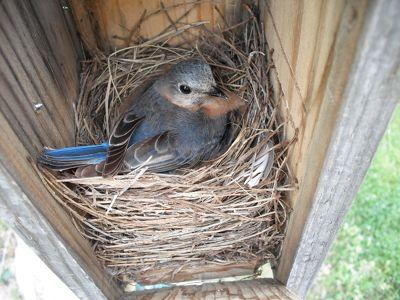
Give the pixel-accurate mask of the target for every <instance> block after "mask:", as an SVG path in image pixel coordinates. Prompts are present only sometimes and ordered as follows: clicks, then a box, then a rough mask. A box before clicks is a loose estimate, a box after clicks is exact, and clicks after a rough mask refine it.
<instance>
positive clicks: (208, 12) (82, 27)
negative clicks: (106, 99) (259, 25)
mask: <svg viewBox="0 0 400 300" xmlns="http://www.w3.org/2000/svg"><path fill="white" fill-rule="evenodd" d="M241 2H242V1H233V0H224V1H185V2H183V1H175V0H164V1H160V0H147V1H131V0H109V1H80V0H71V1H70V4H71V8H72V10H73V12H74V16H75V20H76V23H77V26H78V30H79V32H80V35H81V37H82V39H83V41H84V42H85V46H86V48H87V49H88V50H89V51H90V52H91V53H95V52H96V51H97V49H99V48H100V49H102V50H105V51H106V52H109V51H111V50H112V49H114V48H115V47H117V48H121V47H126V46H129V45H131V44H132V43H134V42H135V41H136V40H137V38H138V37H142V38H145V39H149V38H152V37H155V36H157V35H158V34H160V33H161V32H163V33H165V32H166V30H167V31H168V30H169V31H170V30H173V29H174V27H173V26H171V21H174V22H176V21H178V22H177V26H182V25H184V24H187V23H193V22H197V21H207V22H209V24H207V26H208V27H209V28H212V27H214V26H216V25H217V23H220V24H221V25H222V26H223V25H224V24H223V23H224V22H225V21H226V22H227V23H233V22H234V20H236V19H237V18H239V17H240V13H241V10H240V7H241ZM179 4H180V5H179ZM162 7H164V8H166V9H164V11H163V12H162V13H157V14H154V12H156V11H158V10H160V9H161V8H162ZM215 7H217V8H218V10H219V11H220V12H221V14H223V15H224V19H225V20H222V18H221V16H220V14H219V13H218V11H217V10H216V9H215ZM188 10H190V12H189V13H187V12H188ZM140 20H142V22H140ZM139 23H141V26H138V25H139ZM188 39H190V40H193V37H190V36H188ZM174 41H175V43H179V42H182V39H175V40H174ZM174 41H169V42H170V43H172V44H173V43H174Z"/></svg>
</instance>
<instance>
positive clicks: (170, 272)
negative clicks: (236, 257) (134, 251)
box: [136, 260, 260, 284]
mask: <svg viewBox="0 0 400 300" xmlns="http://www.w3.org/2000/svg"><path fill="white" fill-rule="evenodd" d="M259 265H260V262H259V261H257V260H254V261H248V262H242V263H239V262H238V263H232V264H227V265H221V266H219V265H215V264H211V265H203V266H200V265H199V266H196V267H185V266H182V268H181V269H180V270H179V271H178V272H177V271H176V269H175V268H172V269H171V268H170V269H169V268H163V269H161V270H160V269H154V270H151V271H147V272H145V273H143V274H136V280H137V281H138V282H140V283H141V284H156V283H160V282H182V281H191V280H206V279H215V278H226V277H234V276H244V275H249V276H250V275H254V273H255V272H256V269H257V267H258V266H259Z"/></svg>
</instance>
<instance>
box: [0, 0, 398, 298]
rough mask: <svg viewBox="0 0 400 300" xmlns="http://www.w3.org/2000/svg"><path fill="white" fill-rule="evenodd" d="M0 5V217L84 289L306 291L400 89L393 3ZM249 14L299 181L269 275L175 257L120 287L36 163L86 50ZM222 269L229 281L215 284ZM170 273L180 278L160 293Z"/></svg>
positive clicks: (179, 44)
mask: <svg viewBox="0 0 400 300" xmlns="http://www.w3.org/2000/svg"><path fill="white" fill-rule="evenodd" d="M0 6H1V9H0V29H1V31H0V41H1V43H0V50H1V57H0V71H1V72H0V74H1V76H0V96H1V98H0V122H1V125H2V126H1V127H2V130H1V131H0V204H1V213H0V216H1V217H2V218H3V219H4V220H6V221H7V222H8V223H9V224H10V225H11V226H12V227H13V228H14V229H15V230H16V231H17V232H18V234H19V235H20V236H21V237H22V238H23V239H24V240H25V241H26V242H27V243H28V244H29V245H31V246H32V247H33V248H35V249H36V252H37V253H38V254H39V256H40V257H41V258H42V259H43V261H44V262H45V263H46V264H47V265H48V266H49V267H50V268H51V269H52V270H53V271H54V272H55V273H56V274H57V275H58V276H59V277H60V278H61V279H62V280H63V281H64V282H65V283H66V284H67V285H68V286H69V287H70V288H71V290H72V291H73V292H74V293H75V294H76V295H77V296H78V297H79V298H81V299H125V298H126V299H167V298H168V299H203V298H204V299H206V298H207V299H217V298H218V299H224V298H227V299H228V298H229V299H230V298H234V299H295V298H297V297H298V298H304V297H305V296H306V294H307V290H308V289H309V287H310V285H311V284H312V282H313V279H314V278H315V276H316V274H317V272H318V269H319V267H320V266H321V264H322V262H323V260H324V259H325V257H326V254H327V251H328V249H329V247H330V245H331V243H332V241H333V240H334V238H335V236H336V233H337V231H338V229H339V228H340V224H341V222H342V220H343V217H344V215H345V213H346V211H347V210H348V208H349V206H350V204H351V201H352V199H353V197H354V196H355V193H356V192H357V190H358V187H359V186H360V184H361V181H362V179H363V177H364V175H365V173H366V171H367V169H368V166H369V164H370V162H371V159H372V157H373V155H374V153H375V150H376V148H377V145H378V143H379V141H380V139H381V137H382V135H383V133H384V131H385V128H386V126H387V123H388V121H389V119H390V116H391V114H392V112H393V110H394V107H395V105H396V101H397V100H398V98H399V95H400V91H399V89H398V86H399V79H400V78H399V77H400V76H399V71H398V68H399V67H398V66H399V65H400V39H399V38H398V37H399V36H400V22H399V21H398V18H397V16H398V15H399V14H400V2H399V1H396V0H382V1H363V0H351V1H334V0H324V1H315V2H313V1H290V0H280V1H278V0H266V1H231V0H225V1H184V3H183V2H182V1H172V0H165V1H159V0H155V1H153V0H148V1H128V0H119V1H114V0H113V1H111V0H110V1H89V0H85V1H80V0H69V1H66V0H65V1H64V0H60V1H50V0H43V1H30V0H22V1H12V0H4V1H2V2H1V4H0ZM249 19H251V20H257V22H258V23H257V24H259V26H260V30H259V31H258V32H261V33H262V39H263V40H265V41H266V44H267V45H268V49H269V50H268V51H264V52H265V53H264V52H263V53H262V54H261V55H263V56H267V57H268V59H269V62H270V64H269V65H267V64H265V65H262V64H260V65H258V66H257V67H258V68H259V69H260V70H261V71H262V70H265V69H266V68H270V69H271V70H273V71H271V72H269V73H268V74H269V75H268V79H265V80H268V82H270V83H271V91H270V92H271V93H272V94H273V96H274V97H275V99H277V100H279V101H278V102H277V103H278V104H279V105H278V106H277V114H279V116H280V118H281V119H282V120H284V122H286V123H287V124H290V126H287V127H285V130H284V131H283V132H282V133H281V135H282V138H283V139H285V140H288V141H291V143H290V147H289V148H288V150H287V152H285V153H286V154H285V155H286V156H287V157H285V160H284V163H285V166H286V164H287V166H288V168H287V173H290V174H289V175H290V176H291V178H293V186H294V188H293V189H291V190H290V191H288V192H287V193H285V194H284V196H285V203H286V205H287V206H288V207H289V208H288V210H287V213H288V218H287V223H285V224H286V227H285V229H284V232H282V234H281V237H282V242H281V243H279V247H280V251H279V257H277V258H276V260H275V261H274V264H273V268H272V270H273V274H271V275H270V278H258V277H257V276H256V274H255V273H256V271H257V270H256V265H255V262H254V261H251V260H248V261H240V263H239V262H238V263H236V264H235V263H232V264H229V265H226V264H224V265H222V266H218V265H216V264H213V265H210V266H202V267H198V268H191V269H190V268H185V266H184V264H182V268H180V269H175V270H174V274H173V276H172V277H173V279H169V280H167V279H165V278H166V277H163V275H160V274H162V272H163V270H158V271H157V272H158V273H157V276H158V277H157V276H155V275H154V273H152V275H149V274H145V275H143V277H141V278H147V279H148V278H151V280H150V279H148V282H147V283H149V284H152V285H153V288H152V289H150V290H146V291H135V292H134V293H127V292H126V291H125V290H124V288H125V287H124V286H123V285H122V284H121V283H120V282H118V281H116V280H115V278H114V275H113V274H112V273H111V272H110V271H109V270H107V269H106V268H105V267H104V265H103V263H101V261H99V259H98V257H96V254H95V252H94V248H95V246H96V245H94V243H92V242H91V241H90V239H87V238H86V237H85V234H82V233H85V231H84V230H82V228H81V227H80V226H79V224H77V219H74V218H72V217H71V213H72V211H73V210H74V209H75V211H76V209H77V208H76V207H78V205H75V206H74V207H72V206H69V205H60V201H58V200H57V199H58V198H60V195H59V191H56V190H52V189H49V187H48V186H46V184H45V180H43V174H41V172H40V170H39V169H38V167H37V165H36V158H37V156H38V154H39V153H40V151H41V150H42V148H43V146H52V147H65V146H69V145H72V144H74V142H75V140H74V139H75V138H76V135H77V128H76V127H75V125H76V123H75V122H76V120H77V117H76V116H77V111H78V110H79V107H77V99H78V98H80V97H81V96H82V94H83V93H85V90H84V89H82V86H84V82H85V77H84V76H81V74H82V69H83V68H84V66H83V65H84V64H85V63H87V62H88V61H89V60H90V59H92V58H94V57H97V58H98V57H101V55H103V56H104V55H105V56H104V57H107V55H110V54H112V53H117V52H118V51H120V50H121V49H125V48H127V47H128V48H129V47H133V46H135V45H137V44H138V43H142V44H143V43H144V44H146V43H147V44H146V45H149V41H153V42H157V41H158V38H159V39H160V40H161V38H165V37H167V36H168V35H169V34H171V33H176V32H178V33H180V32H184V31H186V30H187V29H188V27H193V26H203V27H202V28H204V30H207V31H209V32H227V31H232V32H235V31H236V30H237V31H239V30H240V26H241V24H244V23H245V22H247V21H248V20H249ZM196 30H197V29H196V28H195V30H194V33H193V34H191V35H190V36H185V35H179V36H178V35H176V36H173V37H171V38H170V39H169V40H168V47H175V48H174V49H189V48H193V47H194V46H195V45H196V41H197V40H200V39H201V38H204V36H203V37H202V36H201V34H199V33H201V31H196ZM155 37H157V39H155ZM237 42H238V44H240V42H242V41H240V40H237ZM243 43H246V41H243ZM163 45H166V44H163ZM165 47H166V46H165ZM171 49H172V48H171ZM121 51H122V50H121ZM174 51H175V50H174ZM176 51H178V50H176ZM179 51H180V50H179ZM179 51H178V52H179ZM256 52H257V51H252V52H251V53H249V56H248V57H246V61H247V60H248V61H249V62H250V61H251V60H252V59H253V58H254V56H256V55H260V53H256ZM175 54H176V53H175ZM179 55H183V54H180V52H179ZM132 59H133V58H132ZM104 61H106V62H107V59H106V58H105V60H104ZM156 63H157V61H156V60H155V61H154V62H149V68H150V67H152V66H154V65H155V64H156ZM258 71H259V70H258ZM258 71H257V72H258ZM261 71H260V72H258V73H261ZM257 72H255V73H257ZM258 73H257V74H258ZM238 76H239V75H238ZM110 78H112V77H110ZM108 84H109V85H110V86H111V85H112V84H114V83H113V82H112V81H110V82H108ZM210 176H211V175H210ZM257 180H258V179H257ZM249 182H250V181H249V180H247V181H246V184H248V185H249V184H250V185H251V184H252V183H249ZM257 182H258V181H257ZM261 192H262V191H261ZM82 220H83V219H82ZM78 221H79V220H78ZM243 222H244V221H243ZM253 229H254V228H253ZM229 238H230V237H229V235H227V236H226V239H229ZM143 260H144V258H143ZM227 277H230V278H232V281H229V282H225V281H224V282H219V281H218V280H219V279H220V278H227ZM154 278H156V279H154ZM157 278H158V279H157ZM245 278H253V279H247V280H245ZM239 279H240V280H239ZM171 281H172V282H173V283H177V282H180V283H179V284H178V285H173V286H169V285H168V286H167V287H165V288H162V289H157V288H156V287H157V284H161V283H162V284H165V283H168V284H169V283H170V282H171ZM182 282H184V283H183V284H182ZM185 282H186V283H185ZM194 282H195V283H196V284H198V283H202V282H203V285H194Z"/></svg>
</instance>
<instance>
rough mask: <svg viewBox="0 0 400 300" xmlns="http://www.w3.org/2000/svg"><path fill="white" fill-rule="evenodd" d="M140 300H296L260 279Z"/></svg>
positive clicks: (148, 293) (146, 295) (155, 292)
mask: <svg viewBox="0 0 400 300" xmlns="http://www.w3.org/2000/svg"><path fill="white" fill-rule="evenodd" d="M125 299H126V300H128V299H140V300H161V299H171V300H172V299H182V300H189V299H192V300H197V299H207V300H212V299H253V300H272V299H274V300H289V299H296V297H295V296H294V294H292V293H291V292H289V291H288V290H287V289H286V287H285V286H284V285H282V284H279V283H277V282H276V281H274V280H268V279H261V280H260V279H258V280H247V281H237V282H221V283H205V284H203V285H200V286H178V287H174V288H171V289H161V290H150V291H144V292H138V293H137V294H136V295H135V296H134V298H132V297H129V296H127V297H125Z"/></svg>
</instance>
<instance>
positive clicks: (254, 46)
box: [43, 10, 293, 281]
mask: <svg viewBox="0 0 400 300" xmlns="http://www.w3.org/2000/svg"><path fill="white" fill-rule="evenodd" d="M159 13H162V10H161V11H160V12H159ZM172 25H173V26H171V28H170V31H168V30H165V32H163V33H162V34H161V37H160V36H158V37H155V38H154V39H152V40H148V41H139V42H136V45H134V46H131V47H127V48H125V49H121V50H119V51H117V52H114V53H112V54H111V55H109V56H105V55H104V56H102V55H101V56H98V57H95V58H93V59H92V60H90V61H87V62H85V63H84V72H83V74H82V86H81V94H80V97H79V101H78V103H77V105H76V107H75V117H76V120H75V121H76V128H77V129H76V138H77V144H88V143H99V142H101V141H104V140H106V137H107V135H108V133H109V132H110V129H111V128H112V124H113V120H115V118H116V116H117V114H118V113H117V112H118V108H119V106H120V104H121V103H123V100H124V98H125V97H126V96H128V95H130V94H131V93H132V91H133V90H135V89H136V88H137V87H140V86H141V84H142V83H143V82H144V80H145V79H146V78H148V77H149V76H153V75H157V74H159V72H160V70H161V69H162V67H163V66H167V65H171V64H175V63H176V62H178V61H180V60H183V59H187V58H189V57H202V58H203V59H205V60H206V61H207V62H208V63H209V64H210V65H211V66H212V67H213V70H214V71H215V75H216V78H217V81H218V82H219V84H221V85H222V86H224V87H225V88H227V89H229V90H231V91H234V92H236V93H237V94H238V95H240V96H241V97H242V98H243V99H244V100H245V101H246V102H247V108H246V111H245V112H244V113H242V114H234V115H232V116H231V119H232V123H231V132H232V142H231V144H230V146H229V149H227V151H226V152H225V153H223V154H222V155H220V156H219V157H218V158H217V159H215V160H214V161H212V162H205V163H203V164H201V165H200V166H198V167H197V168H194V169H185V170H180V171H179V172H176V173H174V174H154V173H150V172H146V170H145V169H138V170H136V171H134V172H132V173H130V174H127V175H121V176H116V177H114V178H101V177H95V178H74V177H73V176H71V175H68V174H65V173H64V174H52V173H49V172H47V171H45V170H43V173H44V175H45V176H44V180H45V181H46V183H47V185H48V186H49V189H50V190H51V191H52V192H53V194H54V195H55V197H56V199H58V201H59V202H60V203H61V204H62V205H63V206H64V207H65V208H66V209H67V210H68V211H69V212H70V213H71V215H72V218H73V221H74V222H75V224H76V226H77V228H78V229H79V230H80V232H81V233H82V235H84V236H85V237H87V239H89V240H90V241H91V242H92V244H93V248H94V251H95V254H96V255H97V257H98V259H99V260H100V261H101V262H103V263H104V264H105V265H106V266H107V267H108V268H109V270H111V271H112V272H113V274H115V275H117V276H118V278H119V279H121V278H124V277H126V275H127V274H129V277H130V279H133V280H139V281H140V280H144V278H146V272H148V271H151V272H154V271H157V270H160V272H164V273H163V274H164V275H165V276H169V280H173V276H174V274H175V273H176V272H177V271H179V270H181V269H182V268H184V267H199V268H200V267H201V266H204V265H210V264H217V265H220V266H221V265H227V264H231V263H238V262H239V263H240V262H246V261H252V262H254V261H257V262H258V264H261V263H263V262H265V261H267V260H273V259H276V258H277V256H278V255H279V253H280V245H281V242H282V239H283V236H284V229H285V224H286V221H287V210H288V208H287V205H286V203H285V200H284V199H285V195H286V193H287V192H288V191H290V190H291V189H292V188H293V187H292V180H291V178H290V175H289V174H288V168H287V162H286V156H287V151H288V147H289V146H290V142H288V141H284V140H283V138H282V133H283V131H284V129H285V126H287V124H285V123H283V122H282V121H281V120H280V119H279V117H278V116H279V114H278V109H277V107H278V101H280V99H274V98H273V94H272V92H271V84H270V80H269V78H270V75H271V72H272V69H273V66H272V63H271V60H270V53H269V50H268V46H267V43H266V41H265V39H264V32H263V29H262V26H261V24H259V22H258V21H257V19H256V17H255V16H254V15H253V14H252V12H251V11H250V10H249V14H248V19H247V20H246V21H244V22H241V23H240V24H238V25H236V26H233V27H230V28H226V29H224V30H221V29H220V30H218V29H217V30H216V32H214V33H212V32H210V31H208V30H207V29H206V27H205V26H204V25H202V23H196V24H181V23H174V24H172ZM193 28H195V30H193ZM183 34H184V35H183ZM194 34H195V35H197V39H198V42H197V43H196V44H195V43H191V46H192V48H188V45H187V44H186V45H185V42H187V40H188V39H190V38H191V37H192V35H194ZM131 38H132V37H130V39H131ZM172 38H173V39H174V40H175V42H176V41H177V40H179V38H180V40H181V41H182V42H183V44H182V47H180V46H175V47H171V46H168V42H169V41H171V39H172ZM183 46H185V47H183ZM193 46H194V47H193ZM272 153H274V154H275V155H274V156H273V155H272ZM271 158H272V160H271ZM269 166H270V167H271V170H270V172H269V175H268V176H264V175H265V174H264V173H268V168H269ZM264 169H267V170H266V171H265V172H263V170H264ZM260 170H261V171H260ZM165 270H170V271H165ZM124 275H125V276H124Z"/></svg>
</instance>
